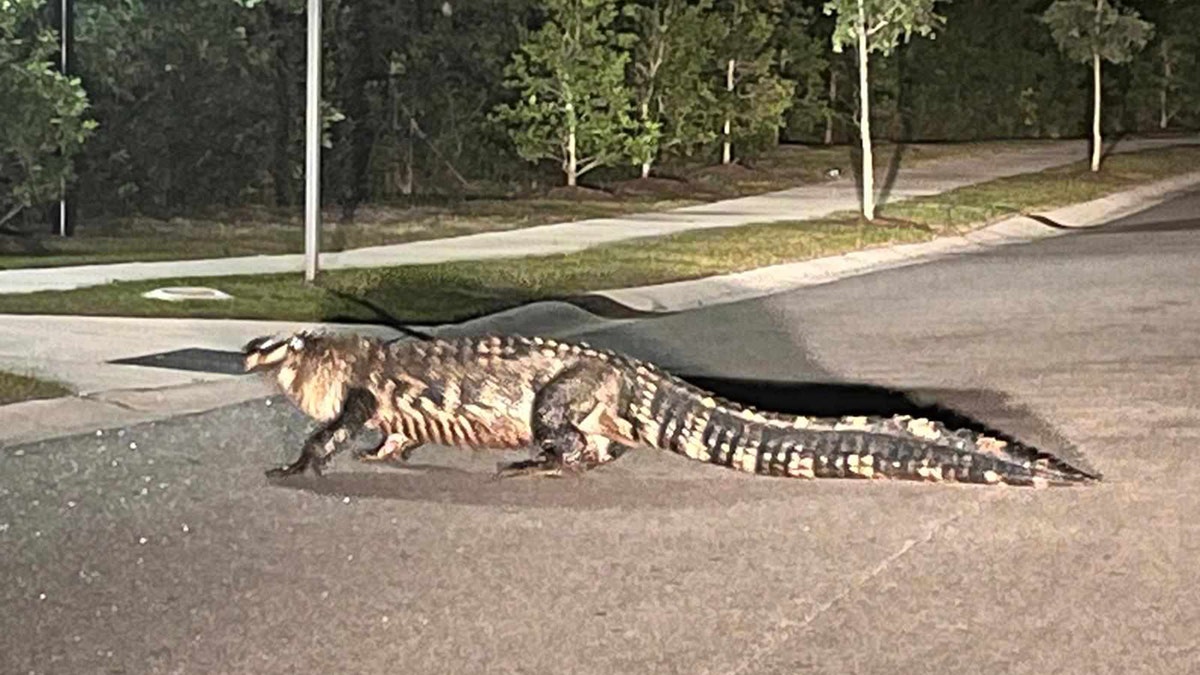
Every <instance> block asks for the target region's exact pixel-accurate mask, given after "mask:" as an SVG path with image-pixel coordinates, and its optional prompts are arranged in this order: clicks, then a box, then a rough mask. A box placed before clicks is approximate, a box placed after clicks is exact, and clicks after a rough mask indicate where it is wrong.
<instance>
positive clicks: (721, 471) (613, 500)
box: [271, 376, 1094, 510]
mask: <svg viewBox="0 0 1200 675" xmlns="http://www.w3.org/2000/svg"><path fill="white" fill-rule="evenodd" d="M681 377H682V379H684V380H686V381H688V382H691V383H692V384H694V385H696V386H698V387H701V388H703V389H706V390H708V391H710V392H712V393H714V394H716V395H717V396H720V397H722V398H726V399H729V400H734V401H738V402H740V403H743V404H746V405H751V406H754V407H756V408H760V409H763V410H771V411H775V412H781V413H789V414H796V415H808V416H818V417H838V416H843V415H878V416H891V415H911V416H913V417H925V418H928V419H931V420H937V421H939V422H942V423H944V424H946V425H947V426H948V427H950V428H968V429H972V430H974V431H977V432H981V433H986V434H989V435H992V436H994V437H997V438H1002V439H1006V440H1009V441H1018V440H1019V441H1021V442H1023V443H1025V444H1026V445H1030V446H1032V447H1035V448H1037V449H1038V450H1039V451H1041V452H1046V453H1048V454H1051V455H1053V456H1054V457H1056V458H1058V459H1060V460H1062V461H1064V462H1066V463H1068V464H1070V465H1072V466H1075V467H1077V468H1079V469H1081V470H1084V471H1087V472H1089V473H1094V471H1093V470H1092V469H1091V467H1089V466H1088V465H1087V464H1086V463H1085V462H1084V461H1083V459H1082V457H1081V456H1080V455H1079V454H1078V453H1077V452H1076V451H1075V450H1074V448H1073V446H1072V445H1071V444H1070V443H1069V442H1068V441H1067V440H1066V439H1065V438H1063V437H1062V435H1061V434H1060V433H1059V432H1058V431H1057V430H1056V429H1054V428H1053V427H1052V426H1051V425H1050V424H1048V423H1047V422H1046V421H1044V420H1042V419H1041V418H1039V417H1038V416H1037V415H1035V414H1033V413H1032V412H1031V411H1029V410H1027V409H1026V408H1024V407H1020V406H1013V405H1011V404H1010V403H1009V402H1008V401H1007V397H1005V396H1003V395H1002V394H999V393H996V392H992V391H987V390H965V389H938V390H933V389H930V390H922V391H911V392H905V391H899V390H895V389H888V388H884V387H878V386H873V385H867V384H842V383H820V382H787V381H764V380H746V379H732V378H719V377H694V376H681ZM985 418H986V419H987V420H990V422H985V421H984V419H985ZM998 427H1003V428H1004V430H1001V429H1000V428H998ZM427 451H428V452H434V453H437V454H436V455H434V456H437V457H438V458H439V459H442V458H448V459H447V461H449V462H451V463H452V464H457V465H458V466H447V465H445V464H437V463H429V464H422V463H416V462H410V463H406V464H397V465H372V467H371V468H370V469H368V468H366V467H363V469H362V470H355V469H349V468H347V469H345V470H342V471H327V472H326V473H325V474H324V475H322V476H320V477H316V476H311V475H304V476H290V477H287V478H282V479H275V480H272V481H271V483H272V484H273V485H276V486H278V487H283V488H288V489H296V490H302V491H306V492H312V493H315V494H320V495H324V496H335V497H339V498H343V497H351V498H368V499H397V500H405V501H420V502H432V503H446V504H458V505H476V506H501V507H522V508H568V509H576V510H579V509H583V510H587V509H609V508H616V509H623V508H639V509H647V508H649V509H655V508H681V507H687V506H689V505H690V506H708V507H711V506H731V505H734V504H738V503H745V502H748V501H760V500H776V499H780V498H786V497H788V496H792V495H795V494H796V491H798V490H806V491H811V490H835V491H839V492H843V493H844V492H845V491H847V490H852V491H855V490H861V489H864V488H867V485H874V486H881V487H882V486H883V485H887V484H888V483H884V482H869V481H856V480H851V479H847V480H833V481H815V482H811V481H795V480H791V479H786V478H768V477H762V476H751V475H748V474H742V473H739V472H734V471H730V470H728V469H725V468H720V467H716V466H708V465H702V464H698V463H695V462H690V461H688V460H686V459H684V458H682V457H675V456H665V457H661V458H654V459H650V460H647V459H646V458H645V457H638V456H637V452H636V451H635V453H633V455H632V456H627V457H623V458H621V459H620V460H618V461H617V462H614V463H613V464H610V465H608V466H605V467H601V468H599V469H596V470H593V471H591V472H588V473H586V474H584V475H578V476H565V477H522V478H507V479H503V480H497V479H495V478H494V469H495V466H496V462H498V461H501V460H505V461H507V460H511V459H517V458H520V455H519V454H517V453H484V452H481V453H471V452H464V451H461V450H450V449H445V450H443V449H434V448H428V449H421V450H418V453H424V452H427ZM339 461H340V462H342V463H345V462H348V461H351V460H348V459H341V460H339ZM671 462H678V465H677V466H674V465H672V464H671ZM343 466H346V465H345V464H343ZM331 468H332V467H331ZM890 485H892V486H894V487H892V488H890V489H922V488H930V487H932V486H919V485H918V484H916V483H891V484H890ZM901 486H908V487H901ZM868 489H869V488H868ZM936 489H939V490H950V489H978V488H977V486H950V485H940V486H937V488H936ZM983 489H987V488H983ZM809 494H811V492H810V493H809Z"/></svg>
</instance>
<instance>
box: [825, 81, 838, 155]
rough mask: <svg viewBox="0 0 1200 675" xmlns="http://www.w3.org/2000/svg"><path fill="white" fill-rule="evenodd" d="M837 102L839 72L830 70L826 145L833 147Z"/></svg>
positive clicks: (826, 112)
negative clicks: (835, 104) (834, 112)
mask: <svg viewBox="0 0 1200 675" xmlns="http://www.w3.org/2000/svg"><path fill="white" fill-rule="evenodd" d="M835 101H837V71H836V70H834V69H833V67H832V65H831V66H830V68H829V109H828V110H826V111H825V145H833V106H834V102H835Z"/></svg>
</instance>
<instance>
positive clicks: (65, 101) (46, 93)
mask: <svg viewBox="0 0 1200 675" xmlns="http://www.w3.org/2000/svg"><path fill="white" fill-rule="evenodd" d="M44 4H45V0H0V100H3V103H2V104H0V228H2V227H5V226H6V224H7V223H8V222H9V221H11V220H12V219H13V218H15V217H16V216H17V215H18V214H20V213H21V212H22V211H23V210H24V209H27V208H30V207H33V206H37V205H39V204H44V203H46V202H50V201H53V200H55V199H58V198H60V197H61V196H62V190H63V187H64V186H65V184H66V182H67V181H69V180H71V179H72V178H73V177H74V157H75V155H76V154H78V152H79V151H80V149H81V148H82V147H83V144H84V142H85V141H86V140H87V138H88V136H90V135H91V132H92V130H93V129H94V128H95V127H96V123H95V122H94V121H92V120H89V119H85V118H84V114H85V113H86V112H87V110H88V99H87V94H86V93H85V92H84V90H83V87H82V86H81V85H80V82H79V79H78V78H75V77H67V76H64V75H63V74H62V73H60V72H58V70H57V69H56V68H55V65H54V55H55V54H57V52H58V38H57V37H56V34H55V32H54V31H53V30H52V29H50V28H48V27H46V26H44V25H42V24H41V23H40V22H39V21H38V13H39V11H40V9H41V7H42V5H44Z"/></svg>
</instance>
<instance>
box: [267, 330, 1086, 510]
mask: <svg viewBox="0 0 1200 675" xmlns="http://www.w3.org/2000/svg"><path fill="white" fill-rule="evenodd" d="M244 352H245V365H246V369H247V370H248V371H263V372H266V373H269V374H272V375H273V376H274V377H275V379H276V381H277V382H278V384H279V386H280V388H281V390H282V391H283V392H284V393H285V394H286V395H287V396H288V397H289V398H290V399H291V400H292V401H293V402H294V403H295V404H296V405H297V406H298V407H299V408H300V409H301V410H302V411H303V412H304V413H306V414H307V415H309V416H310V417H312V418H314V419H316V420H318V421H320V422H321V423H322V426H321V427H320V428H319V429H318V430H317V431H316V432H314V433H313V434H312V435H311V436H310V437H309V438H308V440H307V441H306V442H305V445H304V448H303V450H302V451H301V453H300V456H299V458H298V459H297V460H296V461H294V462H293V463H292V464H289V465H287V466H284V467H280V468H277V469H273V470H271V471H269V472H268V474H269V475H272V476H281V475H288V474H292V473H298V472H303V471H305V470H306V469H312V470H314V471H315V472H318V473H319V472H320V468H321V466H322V465H323V464H325V463H326V462H328V461H329V459H330V458H332V457H333V455H334V454H336V453H337V452H338V451H339V450H340V449H341V447H342V446H344V445H346V444H348V443H349V441H350V440H352V439H353V438H354V437H355V436H356V435H357V434H358V433H359V432H361V431H362V430H363V429H366V428H372V429H377V430H380V431H382V432H383V433H384V435H385V437H384V440H383V441H381V443H380V444H379V446H378V447H376V448H375V449H374V450H373V451H372V452H370V453H368V454H365V455H363V456H362V458H363V459H366V460H376V461H379V460H394V459H399V460H403V459H406V458H407V457H408V454H409V453H410V452H412V450H413V449H415V448H416V447H419V446H420V445H423V444H427V443H433V444H440V445H451V446H459V447H468V448H476V449H484V448H488V449H520V448H527V447H532V448H533V449H534V454H533V458H532V459H530V460H529V461H525V462H516V463H513V464H509V465H502V467H501V469H500V473H501V474H502V475H517V474H522V473H558V472H561V471H563V470H586V469H589V468H592V467H595V466H599V465H602V464H605V463H607V462H610V461H613V460H614V459H616V458H617V457H619V456H620V455H621V454H623V453H624V452H625V451H628V450H629V449H631V448H633V447H637V446H649V447H652V448H656V449H659V450H667V451H671V452H674V453H677V454H680V455H683V456H685V457H688V458H690V459H693V460H696V461H702V462H707V463H712V464H718V465H721V466H726V467H729V468H732V469H735V470H739V471H745V472H749V473H755V474H763V475H773V476H791V477H801V478H866V479H870V478H889V479H904V480H920V481H947V482H966V483H1004V484H1009V485H1037V486H1040V485H1065V484H1077V483H1084V482H1089V481H1093V480H1098V479H1099V477H1098V476H1095V475H1092V474H1089V473H1086V472H1084V471H1081V470H1079V469H1076V468H1074V467H1071V466H1069V465H1068V464H1066V463H1065V462H1063V461H1061V460H1058V459H1056V458H1054V457H1051V456H1049V455H1046V454H1044V453H1040V452H1038V451H1036V450H1034V449H1032V448H1029V447H1027V446H1024V445H1021V444H1019V443H1015V442H1011V441H1004V440H1001V439H998V438H995V437H991V436H987V435H984V434H980V433H977V432H974V431H971V430H967V429H962V430H950V429H947V428H946V427H945V426H944V425H942V424H940V423H937V422H934V421H931V420H926V419H913V418H910V417H905V416H895V417H843V418H839V419H831V418H817V417H805V416H796V415H784V414H778V413H769V412H762V411H758V410H755V409H753V408H750V407H747V406H742V405H739V404H737V403H734V402H731V401H726V400H723V399H720V398H717V397H715V396H713V395H712V394H710V393H708V392H706V391H704V390H702V389H699V388H697V387H694V386H692V385H690V384H688V383H686V382H684V381H683V380H681V379H679V378H676V377H674V376H672V375H670V374H668V373H666V372H664V371H662V370H660V369H659V368H657V367H656V366H654V365H653V364H650V363H646V362H643V361H638V360H636V359H632V358H630V357H627V356H624V355H621V354H617V353H614V352H609V351H603V350H597V349H592V348H590V347H588V346H587V345H583V344H570V343H563V342H558V341H555V340H548V339H542V338H524V337H513V336H504V337H500V336H490V337H482V338H460V339H452V340H432V341H427V342H426V341H408V342H385V341H382V340H378V339H371V338H365V337H359V336H338V335H329V334H325V335H317V334H311V333H298V334H296V335H294V336H291V337H285V338H279V339H276V338H271V337H263V338H258V339H256V340H252V341H251V342H249V343H248V344H247V345H246V347H245V349H244Z"/></svg>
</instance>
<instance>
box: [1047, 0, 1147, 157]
mask: <svg viewBox="0 0 1200 675" xmlns="http://www.w3.org/2000/svg"><path fill="white" fill-rule="evenodd" d="M1042 21H1043V22H1044V23H1045V24H1046V25H1047V26H1049V28H1050V33H1051V35H1052V36H1053V37H1054V41H1055V43H1057V44H1058V48H1059V50H1060V51H1062V52H1063V54H1064V55H1066V57H1067V58H1069V59H1071V60H1072V61H1076V62H1079V63H1088V62H1091V64H1092V171H1099V170H1100V144H1101V137H1100V62H1101V61H1102V60H1103V61H1109V62H1111V63H1124V62H1126V61H1129V60H1130V59H1132V58H1133V57H1134V55H1135V54H1137V53H1138V52H1139V51H1141V49H1142V48H1143V47H1145V46H1146V42H1148V41H1149V40H1150V37H1151V36H1152V35H1153V33H1154V27H1153V26H1152V25H1151V24H1150V23H1149V22H1148V21H1143V20H1142V19H1141V18H1139V17H1138V13H1137V12H1136V11H1133V10H1127V11H1122V10H1121V9H1120V8H1119V7H1117V6H1116V5H1115V4H1114V3H1112V2H1109V0H1055V2H1054V4H1052V5H1050V7H1049V8H1047V9H1046V11H1045V13H1044V14H1042Z"/></svg>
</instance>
